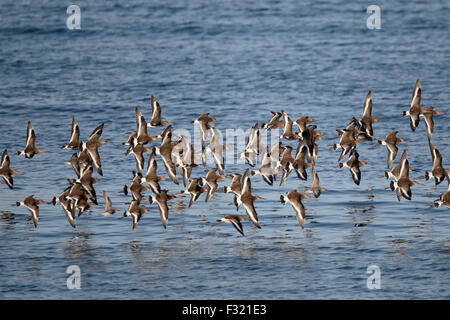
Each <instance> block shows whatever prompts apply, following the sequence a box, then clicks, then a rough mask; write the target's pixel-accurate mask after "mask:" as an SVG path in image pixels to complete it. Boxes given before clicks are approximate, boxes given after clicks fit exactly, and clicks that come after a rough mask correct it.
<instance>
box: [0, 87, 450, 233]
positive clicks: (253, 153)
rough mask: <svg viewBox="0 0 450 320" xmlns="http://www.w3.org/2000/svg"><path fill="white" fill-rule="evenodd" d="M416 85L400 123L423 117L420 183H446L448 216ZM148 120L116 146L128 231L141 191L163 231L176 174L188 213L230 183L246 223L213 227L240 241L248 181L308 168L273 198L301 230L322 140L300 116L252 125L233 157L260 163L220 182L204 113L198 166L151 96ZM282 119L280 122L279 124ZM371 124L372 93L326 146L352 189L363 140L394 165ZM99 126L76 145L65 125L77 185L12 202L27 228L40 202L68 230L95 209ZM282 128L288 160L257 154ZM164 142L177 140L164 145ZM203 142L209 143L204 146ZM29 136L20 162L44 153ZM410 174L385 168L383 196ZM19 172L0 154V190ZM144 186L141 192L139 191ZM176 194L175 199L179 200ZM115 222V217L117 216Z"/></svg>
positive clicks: (391, 149) (213, 132) (402, 187)
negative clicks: (425, 160)
mask: <svg viewBox="0 0 450 320" xmlns="http://www.w3.org/2000/svg"><path fill="white" fill-rule="evenodd" d="M421 94H422V90H421V86H420V82H419V80H417V81H416V84H415V86H414V90H413V95H412V100H411V106H410V109H409V110H408V111H404V112H403V116H409V118H410V126H411V129H412V131H415V130H416V128H417V127H418V125H419V121H420V117H423V118H424V120H425V125H426V134H427V137H428V144H429V148H430V152H431V157H432V170H431V171H430V172H426V173H425V176H424V178H425V179H426V180H428V179H430V178H434V179H435V184H436V185H438V184H440V183H441V182H442V181H443V180H444V179H445V178H447V181H448V184H449V186H448V191H447V192H444V193H443V194H441V196H440V198H439V199H438V200H436V201H435V202H434V206H436V207H440V206H445V207H447V208H448V209H450V176H449V175H450V171H448V170H445V169H444V168H443V167H442V156H441V154H440V153H439V150H438V149H436V147H435V146H434V145H433V144H432V143H431V138H432V134H433V130H434V123H433V116H435V115H438V114H441V113H442V112H440V111H437V110H434V109H433V107H428V108H426V109H421V107H420V103H421ZM151 107H152V118H151V121H150V122H148V123H147V122H146V121H145V119H144V116H143V115H142V113H141V112H140V111H139V109H138V108H136V110H135V112H136V125H137V129H136V131H133V132H132V133H131V134H130V136H129V138H128V140H127V142H124V143H122V145H126V146H128V149H127V151H126V152H125V154H126V155H129V154H133V155H134V157H135V160H136V170H134V171H133V178H132V181H131V184H130V186H127V185H125V186H124V188H123V190H122V191H121V192H123V193H125V194H126V195H128V194H131V196H132V200H131V202H129V207H128V209H127V210H126V211H125V212H124V214H123V217H132V220H133V224H132V228H133V229H134V228H136V225H137V224H138V222H139V220H140V218H141V217H142V215H143V214H144V213H145V212H147V211H148V210H147V209H146V208H143V207H142V201H143V199H144V195H143V193H144V192H145V191H146V190H151V191H152V193H153V194H152V195H150V196H149V198H148V199H149V202H150V204H153V203H156V204H157V206H158V208H159V212H160V218H161V222H162V225H163V227H164V228H166V227H167V224H168V219H169V207H168V205H167V202H168V201H170V200H172V199H174V198H176V197H177V195H174V194H169V191H168V190H166V189H161V187H160V184H159V182H160V181H161V180H166V179H167V178H169V179H170V180H172V181H173V182H174V183H175V184H177V185H178V184H179V182H178V177H177V169H178V172H179V174H180V176H181V177H182V180H183V184H184V186H185V187H186V189H185V190H184V191H182V192H181V193H184V194H188V195H190V196H191V198H190V201H189V207H191V206H192V205H193V204H194V202H195V201H196V200H197V199H198V198H199V197H200V195H201V194H202V193H204V192H206V197H205V201H209V200H210V199H211V198H212V197H213V195H214V193H215V192H216V191H217V190H218V181H220V180H221V179H224V178H225V177H229V178H231V183H230V185H229V186H225V187H224V188H223V191H224V192H225V193H233V194H234V205H235V206H236V209H237V210H239V209H240V207H241V206H243V207H244V209H245V211H246V213H247V217H243V216H240V215H226V216H225V217H224V218H222V219H220V220H217V223H221V222H226V223H231V224H232V225H233V226H234V227H235V228H236V230H238V231H239V232H240V233H241V234H242V235H244V231H243V227H242V224H241V221H243V220H249V221H250V222H251V223H252V224H253V225H254V226H256V227H257V228H261V225H260V222H259V219H258V215H257V213H256V210H255V207H254V201H255V200H257V199H259V198H260V197H259V196H255V195H253V194H252V187H251V179H250V177H251V176H254V175H261V177H262V179H263V180H264V181H265V182H266V183H267V184H269V185H273V184H274V181H275V180H276V179H277V176H278V174H279V173H281V174H282V176H281V179H280V186H281V185H282V184H283V183H284V182H285V181H286V179H287V178H288V176H289V175H290V173H291V172H292V170H295V172H296V173H297V176H298V178H299V179H301V180H307V178H308V174H307V168H309V167H311V168H312V169H311V175H312V185H311V187H310V188H309V189H308V190H307V191H306V192H305V194H302V193H299V192H297V191H296V190H295V189H294V190H291V191H289V192H287V193H286V194H285V195H281V196H280V202H281V203H290V204H291V205H292V207H293V209H294V211H295V214H296V217H297V221H298V223H299V225H300V226H301V227H302V228H304V226H305V207H304V205H303V203H302V200H303V199H305V198H308V197H311V196H309V195H307V194H306V193H311V194H312V195H313V196H314V197H315V198H318V197H319V196H320V194H321V192H322V191H324V190H325V189H323V188H322V187H320V185H319V177H318V175H317V172H316V170H315V167H314V166H315V164H316V161H317V154H318V146H317V143H316V141H318V140H321V139H322V135H323V133H322V132H318V131H316V128H317V127H316V126H315V125H310V124H309V123H310V122H312V121H314V119H313V118H310V117H308V116H302V117H300V118H298V119H297V120H296V121H292V120H291V119H290V117H289V116H288V115H287V113H286V112H285V111H284V110H281V112H272V114H273V116H272V118H271V119H270V121H268V122H267V123H266V124H262V125H261V127H260V126H259V124H258V123H256V124H255V125H254V126H253V127H252V128H251V129H250V131H249V135H248V138H247V141H246V145H245V149H244V150H243V151H242V152H240V153H238V156H239V157H240V158H245V159H246V162H247V163H248V164H249V165H250V166H251V167H255V166H256V164H257V158H258V156H259V157H260V168H259V169H258V170H249V169H248V168H247V169H246V170H245V172H244V174H239V173H233V174H229V175H225V167H224V158H223V152H224V151H225V150H227V149H228V148H229V147H227V146H225V145H222V144H221V140H220V133H219V131H218V130H217V129H216V128H215V127H214V126H213V125H212V122H214V121H215V120H216V119H215V118H213V117H210V116H209V113H205V114H202V115H200V116H199V117H198V118H197V119H195V120H193V121H192V123H195V124H197V125H198V126H199V128H200V131H201V149H202V150H201V159H202V164H197V163H195V159H196V157H197V156H196V154H195V152H194V147H193V145H192V144H191V142H190V141H189V139H188V138H186V137H185V136H182V135H177V134H175V133H172V125H171V124H170V123H169V122H168V121H164V120H162V119H161V106H160V105H159V103H158V101H157V100H156V99H155V98H154V97H153V96H152V97H151ZM280 119H282V122H281V121H280ZM377 121H378V120H377V119H375V118H372V93H371V91H369V93H368V94H367V96H366V98H365V101H364V109H363V115H362V118H360V119H359V118H357V117H353V119H352V120H351V121H350V123H349V124H348V125H347V126H346V127H345V129H337V132H338V135H339V137H340V138H339V143H337V144H334V145H333V149H334V150H338V149H340V150H341V153H340V156H339V158H338V161H339V164H338V165H337V166H336V167H338V168H349V170H350V173H351V176H352V178H353V181H354V183H355V184H357V185H359V184H360V180H361V170H360V167H362V166H364V165H366V164H367V163H366V162H364V161H360V160H359V154H358V152H357V150H356V147H357V145H358V144H360V143H364V142H367V141H376V142H377V143H376V144H375V145H374V147H376V146H382V145H383V146H386V148H387V151H388V155H387V168H388V169H389V168H391V166H392V164H393V163H394V161H395V159H396V157H397V153H398V147H397V144H398V143H400V142H402V141H406V140H405V139H401V138H398V137H397V133H398V132H397V131H392V132H390V133H388V134H387V135H386V138H385V139H384V140H381V139H377V138H375V137H374V136H373V128H372V124H373V123H375V122H377ZM293 125H296V126H297V127H298V132H296V133H294V132H293ZM164 126H167V127H166V128H165V129H164V130H163V131H162V132H161V134H159V135H157V136H149V134H148V131H147V128H155V127H164ZM103 127H104V125H103V124H101V125H99V126H98V127H97V128H95V130H94V131H93V132H92V133H91V135H90V136H89V139H88V140H87V141H86V142H84V141H80V129H79V127H78V124H77V122H76V120H75V118H73V119H72V130H71V136H70V141H69V143H68V144H67V145H65V146H62V147H61V148H63V149H67V150H73V151H77V152H75V153H74V154H73V155H72V157H71V158H70V160H69V161H67V162H65V164H68V165H71V166H72V168H73V170H74V172H75V174H76V176H77V178H76V179H67V181H68V183H69V185H68V186H67V188H66V189H65V190H64V191H63V192H62V193H61V194H60V195H59V196H58V197H54V198H53V200H52V201H49V202H46V201H43V200H39V199H35V198H34V196H33V195H30V196H28V197H26V198H25V199H24V200H23V201H21V202H16V203H15V204H13V206H24V207H26V208H27V209H28V210H29V211H30V212H31V219H32V220H33V223H34V226H35V227H37V226H38V221H39V205H40V204H41V203H48V204H53V205H56V204H57V203H59V204H60V205H61V207H62V210H63V211H64V213H65V215H66V217H67V220H68V221H69V223H70V225H71V226H72V227H74V228H75V227H76V212H78V216H80V215H81V214H82V213H84V212H86V211H88V210H89V208H90V207H91V206H93V205H98V202H97V194H96V190H95V188H94V183H96V182H98V181H99V180H98V179H96V178H94V177H93V173H94V170H95V171H96V172H97V173H98V174H100V175H102V176H103V172H102V165H101V159H100V154H99V147H101V146H102V145H103V144H104V143H106V142H107V141H105V140H99V139H100V137H101V135H102V132H103ZM281 128H283V133H282V135H281V136H280V139H284V140H294V141H298V147H297V150H296V153H295V156H292V151H293V148H292V147H291V146H288V145H283V143H282V142H279V143H276V144H275V145H273V146H272V147H270V148H269V147H268V146H267V147H265V146H263V145H261V143H260V130H272V129H281ZM172 136H174V137H177V138H178V139H176V140H172ZM208 137H209V144H208V146H206V143H207V140H208ZM155 140H161V143H160V145H159V147H156V146H153V147H151V148H150V147H146V145H147V144H150V143H152V142H153V141H155ZM35 141H36V135H35V132H34V129H33V126H32V124H31V122H28V126H27V139H26V146H25V149H24V150H22V151H19V152H17V155H18V156H21V155H23V156H25V157H26V158H33V157H34V156H35V155H36V154H39V153H41V152H43V151H44V150H42V149H39V148H36V146H35ZM146 152H150V155H149V157H148V161H147V170H146V171H145V172H144V167H145V158H144V153H146ZM207 154H211V155H212V157H213V159H214V162H215V165H216V167H215V168H212V169H209V170H208V171H207V173H206V176H205V177H204V178H203V177H202V178H191V173H192V169H193V168H195V167H197V166H200V165H203V166H206V156H207ZM347 155H349V156H348V160H347V161H346V162H340V161H342V160H343V159H344V157H345V156H347ZM157 156H159V157H161V159H162V161H163V163H164V167H165V169H166V172H167V177H165V176H158V175H157V161H156V159H157ZM410 171H412V169H411V168H410V167H409V162H408V158H407V153H406V150H404V151H403V154H402V156H401V158H400V161H399V163H398V164H397V165H396V166H394V167H393V168H392V170H391V171H390V172H388V171H386V172H385V175H384V176H385V177H386V178H387V179H392V181H391V182H390V189H391V190H392V191H395V192H396V195H397V198H398V200H399V201H400V200H401V199H402V198H405V199H408V200H411V197H412V192H411V187H412V186H413V185H415V184H418V182H416V181H412V180H410V178H409V173H410ZM15 173H19V171H16V170H12V169H11V168H10V158H9V155H8V151H7V150H4V152H3V155H2V159H1V165H0V176H1V177H2V178H3V180H4V183H5V184H6V185H7V186H8V187H9V188H11V189H12V188H13V187H14V181H13V178H12V175H13V174H15ZM0 183H3V182H0ZM145 184H146V185H145ZM181 193H180V194H181ZM103 196H104V200H105V210H104V212H103V213H102V214H101V215H102V216H108V215H112V214H114V213H115V212H117V210H116V209H114V208H113V206H112V204H111V200H110V199H109V197H108V195H107V194H106V192H105V191H103ZM121 218H122V217H121Z"/></svg>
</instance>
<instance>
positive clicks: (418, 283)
mask: <svg viewBox="0 0 450 320" xmlns="http://www.w3.org/2000/svg"><path fill="white" fill-rule="evenodd" d="M377 3H378V4H379V5H380V6H381V10H382V11H381V19H382V29H381V30H369V29H367V28H366V19H367V17H368V16H369V14H367V13H366V8H367V6H368V5H369V3H368V2H364V1H356V2H355V1H352V4H349V3H347V1H330V2H317V1H309V2H306V1H303V2H301V3H299V1H283V2H281V1H247V2H245V3H244V2H243V1H225V3H222V2H218V1H217V2H214V3H211V2H210V1H206V0H205V1H202V0H195V1H140V0H135V1H127V2H126V3H125V2H124V1H109V2H108V3H107V4H101V5H100V4H94V3H93V2H92V1H89V2H88V1H77V3H76V4H77V5H79V6H80V8H81V30H79V31H69V30H67V28H66V17H67V14H66V9H67V7H66V5H68V3H64V2H62V3H59V2H55V1H40V2H36V1H21V2H20V3H18V2H17V1H3V2H2V5H1V6H0V19H1V21H2V24H1V26H0V43H1V46H0V74H1V80H0V119H1V121H0V148H1V149H4V148H7V149H8V150H9V151H10V156H11V167H12V168H14V169H16V170H20V171H23V172H24V173H22V174H17V175H15V177H14V178H15V188H14V190H9V189H8V188H7V187H6V186H5V185H0V190H1V191H0V211H1V215H0V218H1V219H0V256H1V259H0V298H2V299H11V298H13V299H16V298H20V299H22V298H31V299H47V298H53V299H73V298H75V299H79V298H84V299H94V298H95V299H104V298H118V299H130V298H144V299H165V298H169V299H190V298H203V299H218V298H223V299H230V298H236V299H311V298H319V299H323V298H333V299H348V298H363V299H371V298H377V299H386V298H387V299H392V298H446V299H448V298H450V290H449V288H450V279H449V272H448V271H449V262H450V237H449V230H450V217H449V211H448V210H447V209H444V208H440V209H431V210H430V209H427V206H429V205H430V204H432V203H433V200H434V199H436V198H438V197H439V195H440V194H441V193H442V192H443V191H444V190H445V189H446V183H445V182H444V183H442V185H439V186H438V187H437V188H436V187H435V186H434V183H433V181H425V180H421V182H422V183H423V185H419V186H414V187H413V199H412V201H406V200H402V201H401V202H398V201H397V199H396V196H395V194H394V193H392V192H391V191H390V190H385V188H386V187H387V186H388V185H389V184H388V181H387V180H385V179H382V178H380V176H381V175H382V174H383V171H384V170H385V163H386V150H385V148H384V147H383V148H378V149H370V146H371V145H370V144H366V145H361V146H359V147H358V151H359V153H360V155H361V156H360V159H361V160H365V161H367V162H369V163H371V166H367V167H363V168H362V175H363V178H362V182H361V185H360V186H356V185H355V184H354V183H353V181H352V180H351V176H350V174H349V172H348V170H346V169H342V170H339V169H336V168H334V165H336V163H337V158H338V155H339V153H338V152H335V151H332V150H329V149H328V148H329V147H330V146H331V145H332V144H333V143H336V142H337V139H336V137H335V134H336V132H335V129H336V128H339V127H343V126H345V125H346V124H347V123H348V122H349V121H350V120H351V118H352V117H353V116H360V115H361V113H362V107H363V100H364V97H365V95H366V93H367V92H368V90H372V92H373V116H374V117H375V118H378V119H380V120H382V122H379V123H376V124H375V125H374V135H375V136H377V137H384V136H385V134H386V133H388V132H389V131H391V130H398V131H399V136H400V137H402V138H406V139H409V141H408V142H405V143H402V144H400V145H399V147H400V152H401V151H402V150H403V149H404V148H406V149H407V151H408V157H409V161H410V164H411V167H412V168H413V169H415V171H414V172H412V173H411V177H412V178H414V179H416V180H417V179H418V177H419V176H421V175H423V174H424V172H425V171H426V170H430V166H431V157H430V154H429V150H428V146H427V145H426V143H427V140H426V135H425V129H424V123H423V120H422V122H421V123H420V126H419V128H418V130H417V132H414V133H413V132H411V130H410V128H409V121H408V119H407V118H401V117H399V115H400V114H401V112H402V111H403V110H406V109H407V107H408V106H409V103H410V99H411V93H412V88H413V85H414V82H415V80H416V79H420V80H421V84H422V90H423V91H422V92H423V94H422V102H423V106H428V105H433V106H434V107H435V108H436V109H438V110H441V111H444V112H445V114H444V115H441V116H438V117H436V118H435V133H434V135H433V143H434V144H435V145H436V147H437V148H438V149H439V150H440V152H441V154H442V155H443V156H444V166H447V167H448V166H449V162H448V156H449V151H450V145H449V123H450V122H449V114H450V110H449V105H448V101H449V100H450V93H449V90H448V88H449V86H450V62H449V61H450V59H449V58H450V53H449V52H450V41H449V40H450V35H449V30H450V29H449V27H450V23H449V19H448V16H449V14H450V6H449V3H448V2H445V1H442V2H437V1H436V2H433V3H432V4H429V3H428V4H424V3H416V2H411V1H401V2H395V3H391V2H385V1H381V2H379V1H378V2H377ZM377 3H374V4H377ZM152 94H153V95H155V96H156V97H157V98H158V100H159V102H160V103H161V105H162V107H163V115H164V117H165V118H166V119H167V120H169V121H171V122H173V124H174V127H175V128H185V129H188V130H192V129H193V128H192V126H191V125H190V124H188V122H189V121H190V120H192V119H194V118H195V117H197V116H198V115H199V114H200V113H203V112H210V113H211V115H213V116H215V117H217V118H218V120H217V122H216V127H217V128H218V129H220V130H225V129H226V128H243V129H246V128H249V127H250V126H251V125H253V124H254V123H255V122H256V121H258V122H259V123H263V122H267V121H268V120H269V118H270V111H271V110H274V111H275V110H280V109H281V108H283V109H284V110H286V111H287V112H288V114H289V115H290V116H291V118H293V119H296V118H297V116H300V115H309V116H313V117H314V118H316V119H317V123H316V124H317V126H318V130H320V131H322V132H325V133H326V134H327V135H326V136H325V139H324V140H322V141H319V142H318V144H319V158H318V163H317V172H318V174H319V176H320V179H321V184H322V186H323V187H325V188H326V191H325V192H324V193H323V194H322V196H321V197H320V198H318V199H307V200H305V201H304V203H305V206H306V208H307V221H306V226H305V229H304V230H302V229H301V228H300V227H299V226H298V223H297V221H296V219H295V215H294V212H293V210H292V208H291V206H290V205H284V206H283V205H282V204H280V203H279V202H277V200H278V199H279V196H280V194H284V193H285V192H287V191H288V190H291V189H294V188H298V190H300V191H302V190H304V186H309V185H310V181H308V182H302V181H300V180H298V179H297V178H296V176H295V174H291V176H290V177H289V179H288V180H287V181H286V183H285V184H284V185H283V186H282V187H279V186H273V187H269V186H268V185H266V184H265V183H264V182H263V181H262V180H261V178H260V177H258V176H256V177H254V178H252V184H253V188H254V192H253V193H254V194H256V195H259V196H261V197H263V199H262V200H258V201H257V202H256V204H255V206H256V209H257V211H258V214H259V217H260V221H261V224H262V229H261V230H258V229H256V228H254V227H252V226H251V225H250V224H249V223H245V224H244V230H245V233H246V236H245V237H242V236H240V235H239V234H238V233H237V232H236V231H235V230H234V229H233V228H232V226H231V225H219V226H213V224H214V223H215V220H216V219H219V218H221V217H223V216H224V215H225V214H231V213H234V212H235V209H234V207H233V206H232V205H230V204H231V202H232V199H233V198H232V196H231V195H230V194H223V193H217V194H216V195H215V196H214V198H213V200H212V201H210V202H208V203H205V202H204V195H202V196H201V197H200V199H199V200H198V201H197V202H196V203H195V204H194V205H193V207H191V208H189V209H188V208H187V198H179V199H176V200H174V201H172V202H171V204H170V218H169V226H168V229H167V230H163V228H162V226H161V222H160V220H159V213H158V209H157V207H156V205H150V204H149V203H146V204H145V207H146V208H149V209H150V212H149V213H146V214H145V215H144V217H143V218H142V220H141V221H140V223H139V225H138V227H137V229H136V230H134V231H132V230H131V221H130V220H129V219H123V220H118V219H117V217H118V216H119V215H121V213H118V214H117V215H116V216H111V217H100V216H99V214H100V213H101V212H102V209H103V199H102V198H101V197H100V206H99V207H94V208H93V210H92V212H91V214H89V215H83V216H81V217H80V218H79V219H78V226H77V228H76V229H72V228H71V227H70V225H69V224H68V222H67V220H66V218H65V216H64V214H63V213H62V211H61V208H60V207H59V206H56V207H53V206H51V205H44V204H42V205H41V215H40V223H39V227H38V228H37V229H35V228H34V226H33V224H32V223H31V221H29V220H28V217H29V213H28V211H27V210H26V209H25V208H15V207H11V206H10V204H11V203H14V202H15V201H20V200H22V199H23V198H24V197H25V196H27V195H30V194H34V195H35V196H36V197H38V198H41V199H45V200H50V199H51V198H52V197H53V196H54V195H58V194H59V193H60V192H61V191H62V190H63V189H64V188H65V186H66V184H67V182H66V179H67V178H69V177H73V172H72V169H71V168H69V167H67V166H64V165H63V164H62V162H63V161H66V160H68V159H69V158H70V156H71V152H69V151H66V150H61V149H59V148H58V146H60V145H63V144H65V143H67V141H68V138H69V135H70V125H71V117H72V116H75V117H76V119H77V120H78V123H79V125H80V129H81V135H82V139H86V137H87V136H88V135H89V134H90V133H91V131H92V130H93V129H94V128H95V127H96V126H97V125H98V124H100V123H105V129H104V133H103V138H104V139H107V140H109V141H111V143H109V144H105V145H104V146H102V147H101V149H100V154H101V157H102V163H103V172H104V176H103V177H101V182H99V183H97V184H96V189H97V192H98V193H99V194H101V191H102V190H106V191H107V192H108V194H109V195H110V197H111V199H112V201H113V205H114V207H117V208H119V209H120V211H121V212H122V210H125V209H126V207H127V205H126V204H124V203H125V202H126V201H129V197H126V196H124V195H122V194H118V192H119V191H120V190H121V188H122V187H123V185H124V184H125V183H129V180H130V178H131V170H133V169H134V168H135V162H134V159H133V158H132V157H131V156H130V157H126V156H124V155H123V152H124V151H125V150H124V148H123V147H120V146H119V145H120V143H121V142H123V141H125V139H126V137H127V135H126V133H127V132H130V131H131V130H134V128H135V120H134V108H135V107H139V108H140V109H141V110H142V111H143V112H144V115H145V116H146V119H149V118H150V109H149V98H150V95H152ZM28 120H31V121H32V123H33V125H34V128H35V131H36V135H37V142H36V144H37V146H38V147H41V148H43V149H45V150H47V151H48V152H45V153H42V154H39V155H37V156H36V157H35V158H33V159H31V160H30V159H24V158H22V157H17V156H15V155H14V153H15V151H17V150H21V149H22V148H23V146H24V143H25V137H26V122H27V121H28ZM151 133H154V134H156V133H159V130H158V129H152V130H151ZM399 154H400V153H399ZM158 164H159V169H160V170H161V172H160V173H161V174H162V173H163V172H164V168H163V165H162V162H161V161H160V160H158ZM245 168H246V166H245V165H241V164H229V165H227V166H226V171H227V173H231V172H241V173H242V172H243V171H244V170H245ZM205 172H206V169H205V168H203V167H198V168H195V169H194V173H193V175H194V176H201V175H204V174H205ZM228 182H229V180H226V181H225V182H221V183H220V185H221V186H222V185H225V184H228ZM162 185H163V186H164V187H167V188H168V189H169V190H170V191H171V192H179V190H180V189H181V186H175V185H174V184H172V183H170V182H167V181H165V182H163V183H162ZM148 194H149V193H147V195H148ZM241 213H242V214H244V212H241ZM355 224H363V226H361V227H356V226H355ZM69 265H78V266H79V267H80V269H81V279H82V280H81V289H80V290H68V289H67V286H66V279H67V277H68V276H69V275H68V274H67V273H66V268H67V267H68V266H69ZM369 265H377V266H379V267H380V270H381V289H380V290H369V289H367V287H366V280H367V277H368V276H369V274H367V273H366V270H367V267H368V266H369Z"/></svg>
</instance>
